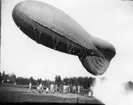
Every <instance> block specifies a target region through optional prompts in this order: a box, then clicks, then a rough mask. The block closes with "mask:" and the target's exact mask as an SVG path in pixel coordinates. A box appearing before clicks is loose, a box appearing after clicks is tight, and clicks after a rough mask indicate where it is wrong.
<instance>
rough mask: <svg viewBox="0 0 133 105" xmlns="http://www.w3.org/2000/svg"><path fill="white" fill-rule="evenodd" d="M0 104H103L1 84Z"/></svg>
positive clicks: (73, 95)
mask: <svg viewBox="0 0 133 105" xmlns="http://www.w3.org/2000/svg"><path fill="white" fill-rule="evenodd" d="M0 102H39V103H40V102H43V103H84V104H97V105H99V104H101V105H103V104H102V103H101V102H100V101H98V100H96V99H95V98H94V97H88V96H87V95H80V94H73V93H67V94H62V93H59V92H56V93H45V92H43V93H38V92H37V90H36V89H33V90H32V91H29V90H28V88H26V87H24V86H23V85H9V84H8V85H7V84H6V85H5V84H0Z"/></svg>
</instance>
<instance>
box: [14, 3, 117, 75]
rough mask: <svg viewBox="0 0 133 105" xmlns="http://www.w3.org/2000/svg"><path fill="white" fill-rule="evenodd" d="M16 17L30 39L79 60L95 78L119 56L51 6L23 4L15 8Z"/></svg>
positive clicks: (103, 42) (110, 46)
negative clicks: (76, 57)
mask: <svg viewBox="0 0 133 105" xmlns="http://www.w3.org/2000/svg"><path fill="white" fill-rule="evenodd" d="M12 17H13V20H14V21H15V23H16V25H17V26H18V27H19V28H20V30H21V31H22V32H24V33H25V34H26V35H27V36H28V37H30V38H31V39H33V40H34V41H36V42H37V43H39V44H42V45H44V46H47V47H49V48H52V49H54V50H57V51H60V52H64V53H67V54H72V55H75V56H78V57H79V59H80V61H81V63H82V65H83V66H84V67H85V69H86V70H87V71H88V72H90V73H91V74H93V75H101V74H103V73H104V72H105V71H106V70H107V68H108V66H109V63H110V61H111V59H112V58H113V57H114V56H115V53H116V51H115V48H114V46H113V45H112V44H110V43H109V42H106V41H104V40H101V39H99V38H96V37H93V36H91V35H90V34H89V33H87V31H86V30H85V29H83V28H82V27H81V26H80V25H79V24H78V23H77V22H76V21H75V20H74V19H72V18H71V17H70V16H68V15H67V14H66V13H64V12H63V11H61V10H59V9H57V8H55V7H53V6H51V5H49V4H46V3H43V2H38V1H22V2H20V3H18V4H17V5H16V6H15V7H14V9H13V12H12Z"/></svg>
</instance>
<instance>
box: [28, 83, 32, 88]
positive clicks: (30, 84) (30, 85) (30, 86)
mask: <svg viewBox="0 0 133 105" xmlns="http://www.w3.org/2000/svg"><path fill="white" fill-rule="evenodd" d="M31 89H32V83H31V82H30V83H29V90H31Z"/></svg>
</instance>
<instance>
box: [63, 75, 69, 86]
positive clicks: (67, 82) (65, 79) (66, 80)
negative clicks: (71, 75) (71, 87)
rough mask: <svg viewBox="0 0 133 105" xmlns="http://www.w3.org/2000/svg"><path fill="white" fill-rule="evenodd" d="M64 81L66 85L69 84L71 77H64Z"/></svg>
mask: <svg viewBox="0 0 133 105" xmlns="http://www.w3.org/2000/svg"><path fill="white" fill-rule="evenodd" d="M63 83H64V84H65V85H68V84H69V79H68V78H67V77H66V78H64V79H63Z"/></svg>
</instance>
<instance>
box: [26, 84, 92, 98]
mask: <svg viewBox="0 0 133 105" xmlns="http://www.w3.org/2000/svg"><path fill="white" fill-rule="evenodd" d="M31 89H32V83H29V90H31ZM37 91H38V92H39V93H42V92H43V91H45V92H46V93H49V92H52V93H54V92H57V91H59V92H60V93H78V94H80V93H81V86H79V85H78V86H75V85H74V86H69V85H63V86H59V87H58V86H57V85H54V84H51V85H50V86H49V87H45V88H44V86H43V84H42V83H40V84H39V85H38V86H37ZM88 96H93V87H92V86H91V87H90V88H89V92H88Z"/></svg>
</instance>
